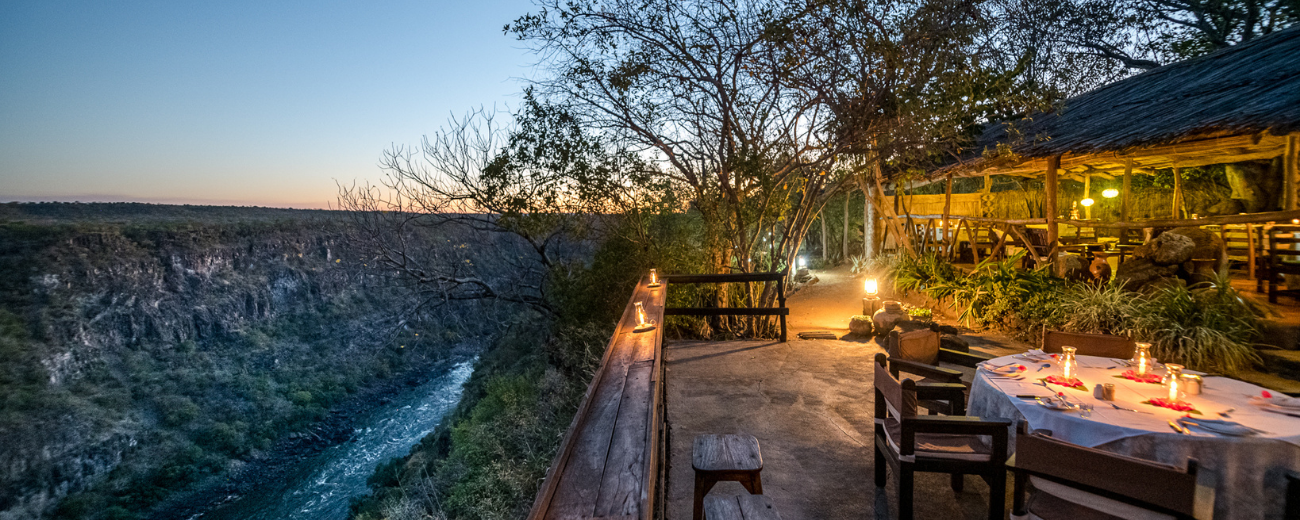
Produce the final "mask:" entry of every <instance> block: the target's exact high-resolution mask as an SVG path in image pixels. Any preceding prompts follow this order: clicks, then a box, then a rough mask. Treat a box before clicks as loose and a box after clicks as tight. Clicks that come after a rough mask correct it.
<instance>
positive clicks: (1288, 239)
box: [1264, 226, 1300, 303]
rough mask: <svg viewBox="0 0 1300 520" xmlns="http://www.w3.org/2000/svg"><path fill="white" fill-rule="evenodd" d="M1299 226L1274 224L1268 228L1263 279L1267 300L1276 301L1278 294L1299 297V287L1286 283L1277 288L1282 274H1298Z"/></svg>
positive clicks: (1299, 253)
mask: <svg viewBox="0 0 1300 520" xmlns="http://www.w3.org/2000/svg"><path fill="white" fill-rule="evenodd" d="M1298 248H1300V226H1274V227H1272V228H1270V229H1269V230H1268V261H1267V263H1266V264H1265V266H1266V268H1267V269H1266V270H1267V272H1266V273H1265V274H1264V279H1265V280H1266V281H1267V283H1268V302H1269V303H1277V297H1278V296H1291V297H1295V298H1300V289H1293V288H1291V286H1290V285H1287V288H1286V289H1279V288H1278V282H1279V279H1280V278H1281V277H1282V276H1283V275H1300V250H1298ZM1284 283H1285V282H1284Z"/></svg>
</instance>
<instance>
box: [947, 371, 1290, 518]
mask: <svg viewBox="0 0 1300 520" xmlns="http://www.w3.org/2000/svg"><path fill="white" fill-rule="evenodd" d="M1078 359H1079V365H1080V367H1079V370H1078V375H1077V377H1078V378H1079V379H1080V380H1082V381H1083V382H1084V383H1085V384H1086V385H1087V386H1088V390H1087V391H1082V390H1074V389H1063V388H1061V387H1057V386H1052V387H1050V389H1048V388H1044V387H1043V386H1041V385H1039V384H1036V383H1037V382H1038V380H1039V379H1040V378H1045V377H1047V376H1049V375H1060V368H1059V366H1058V365H1056V364H1055V362H1052V363H1050V364H1051V366H1050V367H1048V368H1045V369H1043V370H1041V371H1039V370H1038V368H1039V367H1040V366H1041V365H1042V363H1033V362H1030V361H1027V360H1023V359H1017V358H1012V357H1009V356H1008V357H1004V358H998V359H996V360H993V361H992V362H990V364H992V365H1003V364H1007V363H1012V362H1018V363H1020V364H1023V365H1025V366H1026V367H1028V371H1026V376H1025V378H1024V379H1023V380H1020V381H1014V380H1008V379H1003V378H995V377H990V375H989V374H987V373H986V372H984V371H979V372H978V373H977V374H976V377H975V381H974V384H973V385H972V387H971V394H970V404H969V406H968V413H969V414H970V415H974V416H980V417H987V418H999V419H1011V420H1012V421H1017V420H1019V419H1025V420H1027V421H1029V426H1030V427H1031V428H1034V429H1045V430H1051V431H1052V436H1053V437H1055V438H1058V439H1061V440H1064V441H1067V442H1071V443H1074V444H1079V445H1081V446H1088V447H1094V448H1098V449H1102V450H1106V451H1111V452H1115V453H1121V454H1124V455H1130V456H1133V457H1139V458H1143V459H1147V460H1154V461H1158V462H1162V463H1166V464H1172V465H1174V466H1178V467H1184V466H1186V464H1187V459H1189V458H1194V459H1196V460H1197V461H1198V462H1199V463H1200V465H1201V471H1210V472H1212V473H1213V474H1214V475H1215V476H1216V477H1217V480H1218V486H1217V492H1216V494H1215V508H1214V510H1215V518H1222V519H1229V518H1231V519H1237V518H1242V519H1254V518H1260V519H1270V520H1271V519H1281V518H1282V513H1283V508H1284V505H1285V504H1284V493H1285V489H1286V479H1285V478H1284V477H1283V474H1284V472H1285V471H1287V470H1291V471H1298V470H1300V418H1295V417H1288V416H1285V415H1278V414H1274V413H1270V412H1265V411H1263V410H1260V409H1258V408H1256V407H1255V406H1252V405H1251V404H1249V398H1250V397H1251V396H1255V395H1260V392H1261V391H1262V390H1263V389H1262V388H1260V387H1258V386H1255V385H1252V384H1250V383H1245V382H1242V381H1237V380H1234V379H1228V378H1223V377H1207V378H1205V389H1204V392H1203V393H1202V394H1201V395H1196V396H1188V397H1187V398H1186V400H1187V401H1189V402H1191V403H1192V404H1193V405H1195V406H1196V408H1197V409H1198V410H1200V411H1201V412H1202V413H1203V414H1204V415H1203V417H1205V418H1210V419H1219V418H1221V417H1220V416H1219V415H1218V412H1221V411H1226V410H1228V409H1231V408H1235V409H1236V410H1235V411H1233V412H1231V414H1230V415H1231V420H1234V421H1237V422H1240V423H1242V424H1245V425H1247V426H1250V427H1253V428H1258V429H1260V430H1264V431H1267V432H1269V433H1268V434H1264V435H1260V436H1254V437H1223V436H1217V435H1214V434H1210V433H1205V432H1195V433H1193V434H1192V435H1182V434H1179V433H1176V432H1174V431H1173V430H1172V429H1171V428H1170V427H1169V424H1168V421H1170V420H1173V419H1176V418H1178V417H1181V416H1182V415H1183V414H1182V413H1180V412H1175V411H1173V410H1167V409H1164V408H1158V407H1155V406H1150V405H1144V404H1140V403H1141V402H1142V401H1145V400H1147V399H1148V398H1151V397H1162V396H1163V395H1164V389H1163V387H1161V386H1160V385H1156V384H1147V383H1138V382H1135V381H1130V380H1127V379H1119V378H1116V377H1114V376H1115V375H1117V374H1119V373H1120V372H1122V371H1123V370H1125V369H1126V368H1125V367H1123V366H1121V365H1118V364H1117V363H1116V362H1115V361H1114V360H1111V359H1106V358H1094V357H1090V356H1079V358H1078ZM1110 367H1117V368H1114V369H1110ZM1104 383H1114V384H1115V387H1116V390H1115V393H1116V395H1115V401H1114V403H1115V404H1117V405H1119V406H1122V407H1124V408H1135V409H1140V410H1144V411H1149V412H1152V413H1151V414H1144V413H1137V412H1129V411H1123V410H1116V409H1114V408H1112V407H1111V406H1110V404H1109V403H1108V402H1107V401H1101V400H1098V399H1094V398H1093V391H1092V389H1093V387H1094V386H1095V385H1097V384H1104ZM1057 391H1062V392H1065V393H1066V395H1067V396H1069V398H1070V400H1071V401H1074V402H1076V403H1078V402H1082V403H1090V404H1092V405H1093V406H1094V411H1093V412H1092V416H1091V417H1087V418H1085V417H1082V416H1081V415H1080V414H1079V413H1077V412H1061V411H1055V410H1049V409H1047V408H1045V407H1043V406H1040V405H1039V404H1038V403H1037V402H1035V401H1034V400H1033V399H1020V398H1016V397H1015V396H1016V395H1039V396H1047V395H1052V394H1053V393H1055V392H1057ZM1012 434H1013V435H1014V431H1013V432H1012ZM1012 446H1014V444H1012Z"/></svg>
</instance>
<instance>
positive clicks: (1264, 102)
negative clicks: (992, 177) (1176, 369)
mask: <svg viewBox="0 0 1300 520" xmlns="http://www.w3.org/2000/svg"><path fill="white" fill-rule="evenodd" d="M1014 129H1015V131H1017V132H1018V133H1019V134H1020V136H1019V138H1018V139H1015V140H1013V141H1014V144H1013V145H1012V150H1013V151H1015V152H1016V154H1017V155H1019V156H1020V157H1022V158H1035V157H1047V156H1051V155H1056V154H1062V153H1066V152H1070V153H1072V154H1092V153H1098V152H1111V151H1119V150H1124V149H1128V148H1132V147H1136V146H1147V145H1155V144H1168V143H1173V142H1178V141H1183V140H1186V139H1189V138H1196V137H1204V136H1209V135H1217V136H1224V135H1241V134H1256V133H1261V132H1265V131H1268V132H1270V133H1272V134H1273V135H1279V136H1280V135H1285V134H1288V133H1291V132H1296V131H1300V26H1297V27H1292V28H1289V29H1285V30H1282V31H1278V32H1276V33H1273V34H1270V35H1267V36H1263V37H1260V38H1257V39H1255V40H1253V41H1250V42H1248V43H1244V44H1240V45H1236V46H1233V47H1229V48H1226V49H1221V50H1219V51H1216V52H1214V53H1213V54H1209V55H1206V56H1201V57H1198V58H1192V59H1189V60H1185V61H1180V62H1178V63H1173V64H1170V65H1165V66H1163V67H1160V68H1157V69H1153V70H1150V71H1147V72H1145V73H1142V74H1139V75H1137V76H1133V77H1130V78H1127V79H1124V80H1121V81H1117V82H1115V83H1111V84H1109V85H1105V86H1103V87H1100V88H1097V89H1096V90H1092V91H1090V92H1088V93H1085V94H1082V95H1079V96H1076V97H1073V98H1069V99H1067V100H1065V101H1064V102H1062V103H1061V106H1060V108H1059V109H1058V110H1055V111H1053V112H1051V113H1045V114H1043V113H1040V114H1037V115H1034V116H1031V117H1028V118H1025V119H1023V120H1021V121H1019V122H1016V123H1014ZM999 142H1002V143H1007V142H1009V141H1008V134H1007V128H1006V125H1002V124H999V125H995V126H993V127H991V128H989V130H987V131H986V132H985V133H984V135H983V136H982V137H981V138H980V143H981V144H982V145H984V146H993V145H995V144H996V143H999Z"/></svg>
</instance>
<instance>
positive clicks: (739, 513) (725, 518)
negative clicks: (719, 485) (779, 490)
mask: <svg viewBox="0 0 1300 520" xmlns="http://www.w3.org/2000/svg"><path fill="white" fill-rule="evenodd" d="M704 518H705V520H781V514H780V513H777V512H776V508H775V507H773V506H772V499H770V498H767V496H766V495H738V496H723V497H718V496H713V497H709V499H708V500H705V501H704Z"/></svg>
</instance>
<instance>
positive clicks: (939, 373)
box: [885, 329, 993, 415]
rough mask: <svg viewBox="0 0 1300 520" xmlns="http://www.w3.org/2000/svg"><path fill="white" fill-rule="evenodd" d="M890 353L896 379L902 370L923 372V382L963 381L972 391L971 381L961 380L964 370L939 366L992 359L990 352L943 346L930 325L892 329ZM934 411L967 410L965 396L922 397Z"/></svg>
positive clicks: (954, 412)
mask: <svg viewBox="0 0 1300 520" xmlns="http://www.w3.org/2000/svg"><path fill="white" fill-rule="evenodd" d="M885 343H886V347H885V350H886V352H888V353H889V359H888V361H889V373H890V374H892V375H893V376H894V379H900V374H902V373H908V374H913V375H917V376H921V377H922V378H923V379H921V381H919V382H920V383H931V382H936V383H951V384H961V385H963V386H964V387H965V388H966V389H967V393H969V390H970V385H971V382H969V381H962V373H961V372H960V371H957V370H953V369H951V368H943V367H941V366H939V363H940V362H943V363H951V364H954V365H959V366H965V367H971V368H974V367H975V366H976V365H978V364H980V363H983V362H985V361H988V360H990V359H993V358H991V357H988V356H981V355H979V354H971V353H968V352H959V351H956V350H951V349H946V348H942V347H940V346H939V345H940V343H939V333H938V332H935V331H933V330H929V329H922V330H914V331H911V332H899V331H896V330H894V331H890V332H889V338H888V339H887V340H886V341H885ZM917 404H918V405H919V406H921V407H922V408H925V409H926V410H928V411H929V412H930V414H931V415H934V414H935V413H937V412H939V411H944V413H948V414H952V415H965V414H966V398H965V396H963V397H962V399H959V400H957V401H948V400H935V399H922V400H921V401H919V402H918V403H917Z"/></svg>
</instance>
